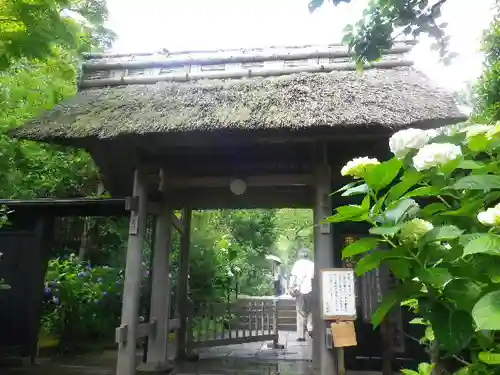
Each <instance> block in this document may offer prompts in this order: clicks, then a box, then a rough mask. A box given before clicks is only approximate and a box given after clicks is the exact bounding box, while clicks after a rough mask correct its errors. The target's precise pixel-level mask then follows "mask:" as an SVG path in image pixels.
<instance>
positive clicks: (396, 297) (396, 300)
mask: <svg viewBox="0 0 500 375" xmlns="http://www.w3.org/2000/svg"><path fill="white" fill-rule="evenodd" d="M420 288H421V285H420V284H419V283H416V282H408V283H405V284H402V285H399V286H397V287H396V288H395V289H394V290H393V291H392V292H390V293H389V294H388V295H386V296H385V297H384V298H383V299H382V302H381V303H380V305H379V306H378V308H377V310H376V311H375V312H374V313H373V315H372V324H373V327H375V328H376V327H378V326H379V325H380V323H382V322H383V321H384V319H385V317H386V316H387V314H388V313H389V312H390V311H391V310H392V309H393V308H394V306H398V307H400V306H399V305H400V303H401V302H402V301H404V300H406V299H408V298H409V297H411V296H414V295H415V294H416V293H419V292H420Z"/></svg>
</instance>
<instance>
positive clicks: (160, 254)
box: [147, 172, 174, 370]
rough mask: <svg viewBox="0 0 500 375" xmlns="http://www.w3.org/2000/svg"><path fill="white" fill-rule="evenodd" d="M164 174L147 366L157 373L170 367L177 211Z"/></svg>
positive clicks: (155, 250) (161, 177)
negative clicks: (174, 239)
mask: <svg viewBox="0 0 500 375" xmlns="http://www.w3.org/2000/svg"><path fill="white" fill-rule="evenodd" d="M164 178H165V176H164V174H163V173H162V172H161V173H160V179H161V180H162V182H161V183H160V191H162V193H163V198H164V199H163V203H162V204H161V210H160V214H159V215H158V217H157V219H156V230H155V238H154V241H155V243H154V254H153V269H152V271H153V274H152V283H151V310H150V315H149V322H150V323H152V324H153V326H152V330H151V334H150V336H149V338H148V354H147V364H148V365H151V366H152V367H153V368H152V369H151V370H153V369H157V370H166V369H169V368H170V365H169V364H168V343H169V341H168V334H169V324H168V323H169V319H170V292H171V291H170V277H169V274H170V252H171V248H172V216H173V214H174V210H173V209H172V206H171V205H170V204H169V203H168V202H169V197H166V196H165V195H166V194H165V193H166V188H165V181H164V180H163V179H164Z"/></svg>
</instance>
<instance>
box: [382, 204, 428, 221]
mask: <svg viewBox="0 0 500 375" xmlns="http://www.w3.org/2000/svg"><path fill="white" fill-rule="evenodd" d="M418 209H419V206H418V204H417V202H415V201H414V200H413V199H409V198H408V199H402V200H400V201H396V202H394V203H392V204H391V205H390V206H389V209H388V210H387V211H385V212H384V215H383V216H384V222H385V223H393V224H398V223H400V222H402V221H405V220H406V219H411V218H413V217H414V216H415V214H416V212H417V211H418Z"/></svg>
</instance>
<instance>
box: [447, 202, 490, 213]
mask: <svg viewBox="0 0 500 375" xmlns="http://www.w3.org/2000/svg"><path fill="white" fill-rule="evenodd" d="M481 208H483V202H481V200H474V201H471V202H466V203H464V204H463V205H462V206H461V207H460V208H459V209H458V210H452V211H444V212H441V213H440V215H442V216H475V215H476V214H477V212H478V211H479V210H480V209H481Z"/></svg>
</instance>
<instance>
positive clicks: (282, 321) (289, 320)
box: [278, 317, 297, 326]
mask: <svg viewBox="0 0 500 375" xmlns="http://www.w3.org/2000/svg"><path fill="white" fill-rule="evenodd" d="M283 324H297V318H295V317H294V318H280V319H278V326H280V325H283Z"/></svg>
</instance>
